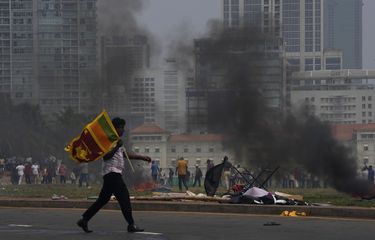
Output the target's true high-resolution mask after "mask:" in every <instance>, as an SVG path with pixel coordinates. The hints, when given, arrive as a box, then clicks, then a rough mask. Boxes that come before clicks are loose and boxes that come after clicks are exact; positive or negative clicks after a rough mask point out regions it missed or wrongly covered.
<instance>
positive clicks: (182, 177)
mask: <svg viewBox="0 0 375 240" xmlns="http://www.w3.org/2000/svg"><path fill="white" fill-rule="evenodd" d="M187 168H188V165H187V161H186V160H185V159H184V158H183V157H180V158H179V159H178V161H177V167H176V174H178V187H179V189H180V191H182V184H184V186H185V188H186V190H188V186H187V184H186V173H187Z"/></svg>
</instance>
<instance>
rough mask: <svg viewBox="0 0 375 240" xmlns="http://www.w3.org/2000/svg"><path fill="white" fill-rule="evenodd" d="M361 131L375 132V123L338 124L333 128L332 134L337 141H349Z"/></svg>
mask: <svg viewBox="0 0 375 240" xmlns="http://www.w3.org/2000/svg"><path fill="white" fill-rule="evenodd" d="M359 130H375V123H369V124H337V125H333V126H332V134H333V137H334V138H335V139H336V140H339V141H348V140H351V139H352V138H353V134H354V133H355V132H356V131H359Z"/></svg>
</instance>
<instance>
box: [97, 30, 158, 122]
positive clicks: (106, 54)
mask: <svg viewBox="0 0 375 240" xmlns="http://www.w3.org/2000/svg"><path fill="white" fill-rule="evenodd" d="M149 48H150V47H149V44H148V39H147V37H145V36H141V35H134V36H130V37H128V36H122V35H121V36H105V37H102V38H101V49H100V50H101V53H100V54H101V62H100V67H101V75H102V77H101V79H102V82H101V86H102V87H101V89H102V93H101V95H100V98H101V101H102V104H101V105H102V107H103V108H106V109H107V110H108V112H109V113H111V114H113V115H117V116H122V117H126V119H127V120H129V121H130V122H134V124H133V126H136V125H138V124H142V123H143V122H144V121H146V120H147V122H150V121H151V120H152V119H154V117H155V116H151V115H149V114H152V113H151V112H152V111H151V112H150V111H149V110H147V111H144V109H145V105H144V104H145V103H146V102H145V101H146V99H145V100H144V102H142V103H140V102H139V101H140V100H139V99H138V97H140V98H141V97H143V93H145V91H148V90H149V89H147V90H145V87H146V84H147V88H150V87H149V86H150V84H155V76H154V73H150V72H144V74H143V75H142V71H143V70H147V69H149V68H150V49H149ZM140 75H142V76H140ZM146 75H147V76H146ZM151 75H152V76H151ZM151 79H152V81H151ZM147 94H149V93H147ZM150 94H152V93H151V92H150ZM147 99H149V98H147ZM134 104H136V105H134ZM142 104H143V106H141V105H142ZM147 104H154V103H151V102H148V103H147ZM138 105H139V106H138ZM149 107H152V106H150V105H148V106H147V109H149ZM142 109H143V110H142ZM146 112H147V118H144V117H145V116H146V114H143V113H146Z"/></svg>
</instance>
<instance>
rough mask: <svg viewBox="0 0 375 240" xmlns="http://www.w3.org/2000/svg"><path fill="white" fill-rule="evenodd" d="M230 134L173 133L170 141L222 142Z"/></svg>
mask: <svg viewBox="0 0 375 240" xmlns="http://www.w3.org/2000/svg"><path fill="white" fill-rule="evenodd" d="M227 139H228V136H224V135H220V134H198V135H190V134H182V135H171V136H170V138H169V141H171V142H221V141H223V140H227Z"/></svg>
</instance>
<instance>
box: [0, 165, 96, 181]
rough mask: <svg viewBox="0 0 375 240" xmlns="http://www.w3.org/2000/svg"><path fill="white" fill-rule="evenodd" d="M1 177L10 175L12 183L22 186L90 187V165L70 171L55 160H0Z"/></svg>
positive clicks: (78, 166)
mask: <svg viewBox="0 0 375 240" xmlns="http://www.w3.org/2000/svg"><path fill="white" fill-rule="evenodd" d="M0 174H1V176H5V175H9V180H10V183H11V184H13V185H21V184H52V183H60V184H66V183H71V184H78V185H79V186H80V187H81V186H87V187H88V186H89V178H88V164H87V163H82V164H80V165H76V166H74V167H72V168H71V169H69V168H68V167H67V165H66V164H64V163H63V162H61V161H56V160H54V159H52V160H51V159H48V160H44V161H42V162H37V161H32V159H31V158H26V159H23V160H19V159H15V158H11V159H8V160H7V161H6V160H5V159H0Z"/></svg>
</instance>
